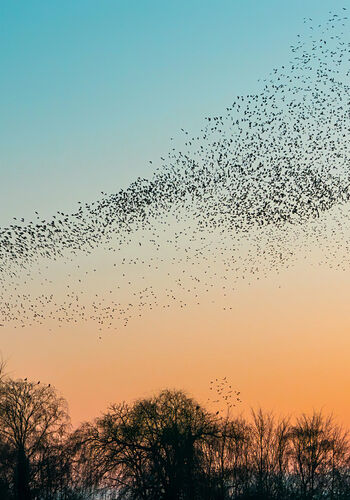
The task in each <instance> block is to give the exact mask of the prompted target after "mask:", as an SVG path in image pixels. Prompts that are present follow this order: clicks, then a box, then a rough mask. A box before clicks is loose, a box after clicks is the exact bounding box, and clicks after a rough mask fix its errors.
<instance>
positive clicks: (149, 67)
mask: <svg viewBox="0 0 350 500" xmlns="http://www.w3.org/2000/svg"><path fill="white" fill-rule="evenodd" d="M343 4H344V2H338V1H335V0H332V1H329V0H327V1H326V0H307V1H306V2H305V0H304V1H301V0H294V1H293V2H281V1H279V0H264V1H261V0H254V1H253V0H244V1H243V0H216V1H209V0H196V1H195V0H186V1H185V0H178V1H174V2H170V1H169V2H164V0H163V1H155V0H147V1H146V0H144V1H142V0H138V1H136V0H134V1H130V0H128V1H127V0H125V1H123V0H114V1H107V0H101V1H99V2H96V1H92V0H76V1H74V2H71V1H66V0H60V1H53V2H44V1H35V0H33V1H30V2H28V1H18V2H1V4H0V64H1V78H0V179H1V182H0V224H1V225H6V224H8V223H10V222H11V219H12V218H13V217H25V218H29V219H30V218H31V217H32V216H33V214H34V212H35V211H36V210H37V211H39V212H40V214H41V215H42V216H45V217H49V216H50V215H51V214H53V213H55V212H56V211H57V210H62V211H67V212H69V211H71V210H74V209H76V208H77V206H78V201H79V200H82V201H92V200H95V199H97V198H98V197H99V194H100V192H101V191H103V192H107V193H113V192H117V191H118V190H119V189H120V188H121V187H126V186H127V185H128V184H129V183H130V182H132V181H133V180H134V179H135V178H136V177H137V176H142V177H147V176H150V175H151V174H152V169H153V168H154V165H157V162H159V158H160V157H161V156H162V154H164V152H167V151H168V150H169V149H170V147H171V146H170V144H171V142H170V138H171V137H174V136H176V137H178V136H180V137H181V128H182V127H184V128H186V130H189V131H196V130H198V129H199V128H200V127H201V126H202V125H203V123H204V118H205V117H206V116H208V115H213V114H218V113H220V111H221V110H223V109H225V107H226V106H227V105H229V104H230V103H231V102H232V101H233V100H234V97H235V96H236V95H238V94H248V93H253V92H254V91H256V89H257V88H258V85H259V84H258V79H259V78H263V77H265V76H266V75H267V74H268V73H269V72H270V71H271V70H272V69H273V68H274V67H277V66H280V65H281V64H283V63H284V62H285V61H286V60H288V59H289V57H290V45H291V44H293V43H294V41H295V39H296V36H297V34H298V33H303V30H305V28H304V25H303V18H304V17H308V18H309V17H311V18H312V19H314V20H315V22H318V21H319V20H320V21H323V20H325V19H326V18H327V15H328V13H329V11H330V10H332V11H335V10H336V9H337V8H341V6H342V5H343ZM149 161H152V162H153V164H152V165H153V166H151V165H150V163H149ZM281 283H282V285H283V286H282V288H281V289H280V288H279V286H280V284H281ZM349 284H350V275H349V274H348V273H341V274H339V272H338V273H337V272H331V271H329V270H312V269H310V270H308V271H307V272H306V271H305V268H304V267H300V268H299V269H298V268H297V269H294V271H290V270H289V271H288V272H286V273H285V274H283V275H282V276H279V277H278V278H276V276H275V277H271V279H270V280H267V281H265V282H263V283H262V284H259V285H256V286H253V287H242V289H241V292H240V293H239V294H236V295H234V296H233V297H232V301H233V303H234V308H233V312H231V313H228V312H225V313H223V311H222V307H221V306H218V305H209V304H205V303H204V304H203V305H202V306H200V307H199V308H189V309H187V310H186V311H183V310H180V309H176V308H174V309H173V310H171V311H170V312H164V311H161V312H157V314H155V313H149V314H146V315H145V316H144V317H143V318H141V319H138V320H135V321H134V322H133V324H132V325H131V326H128V327H127V328H126V329H125V330H124V331H123V332H122V333H121V334H119V335H115V336H113V335H110V336H109V337H108V338H106V339H104V340H103V342H100V343H98V342H96V335H94V332H93V331H92V330H89V328H87V330H84V331H83V330H82V329H75V330H74V329H73V328H69V329H68V328H67V329H66V330H64V331H60V332H55V334H54V335H47V332H43V331H39V330H37V331H36V330H34V329H33V330H29V331H25V332H23V331H18V330H17V331H13V330H11V329H9V330H6V331H3V332H2V333H1V337H0V340H1V342H0V349H1V351H2V353H3V356H4V358H5V359H8V369H9V371H10V373H11V374H13V375H14V376H20V377H25V376H27V377H29V378H34V379H38V380H47V381H50V382H51V383H53V384H54V385H55V386H56V387H57V388H58V389H59V391H61V392H62V393H63V395H64V396H66V397H67V399H68V402H69V405H70V408H71V412H72V417H73V421H74V422H78V421H80V420H82V419H85V418H91V417H93V416H95V415H97V414H98V413H99V412H100V410H103V409H104V408H105V407H106V405H107V404H108V403H111V402H113V401H116V400H117V401H120V400H122V399H127V400H132V399H133V398H137V397H140V396H143V395H149V394H152V393H153V392H154V391H156V390H158V389H160V388H161V387H164V386H177V387H179V386H180V387H183V388H184V389H185V390H188V391H189V392H190V393H192V394H193V395H195V396H197V397H198V398H200V399H201V400H203V401H205V400H206V397H207V392H208V384H209V381H210V379H211V378H212V377H215V376H219V377H220V376H222V377H223V376H228V377H229V378H230V380H231V381H232V383H233V385H234V386H236V387H237V388H238V389H239V390H241V391H242V394H243V399H244V408H246V409H247V408H249V407H250V406H254V405H257V404H261V405H262V406H264V407H270V408H273V409H274V410H275V411H277V412H278V411H281V412H295V411H303V410H305V411H310V410H312V408H326V409H327V410H329V411H334V413H335V414H336V415H338V416H339V418H340V419H341V421H343V422H345V423H346V424H349V425H350V404H349V402H348V401H346V399H345V398H346V396H344V394H345V395H346V391H343V388H344V387H347V385H348V382H349V380H348V378H349V377H348V375H347V374H346V373H347V372H346V366H347V359H348V355H349V347H350V346H349V343H350V341H349V340H348V338H349V337H348V331H349V323H350V322H349V314H348V311H347V304H346V302H347V301H346V297H347V290H348V287H349ZM252 311H253V313H252Z"/></svg>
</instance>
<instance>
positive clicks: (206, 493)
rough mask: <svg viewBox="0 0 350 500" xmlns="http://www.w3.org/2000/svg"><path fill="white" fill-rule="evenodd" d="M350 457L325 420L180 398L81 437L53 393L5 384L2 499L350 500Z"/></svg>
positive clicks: (117, 416)
mask: <svg viewBox="0 0 350 500" xmlns="http://www.w3.org/2000/svg"><path fill="white" fill-rule="evenodd" d="M349 452H350V447H349V442H348V439H347V434H346V432H344V431H343V430H342V429H341V428H340V427H339V426H337V425H336V424H335V423H334V422H333V420H332V419H331V418H327V417H325V416H323V415H322V414H321V413H314V414H313V415H310V416H306V415H302V416H300V417H299V418H297V419H296V420H294V421H293V422H292V421H290V420H289V419H287V418H282V419H277V418H275V417H274V416H273V415H272V414H270V413H265V412H263V411H262V410H258V411H256V412H252V415H251V418H249V419H248V420H245V419H243V418H239V417H237V418H236V417H231V418H229V417H227V416H226V417H221V416H220V414H215V415H214V414H212V413H210V412H208V411H207V410H206V409H205V408H203V407H202V406H201V405H200V404H198V403H197V402H196V401H195V400H193V399H192V398H190V397H188V396H187V395H186V394H184V393H183V392H181V391H176V390H165V391H162V392H161V393H160V394H158V395H156V396H154V397H151V398H146V399H141V400H138V401H136V402H135V403H134V404H127V403H121V404H115V405H113V406H112V407H110V408H109V409H108V410H107V411H106V412H105V413H104V414H102V416H101V417H99V418H97V419H96V420H95V421H93V422H90V423H85V424H83V425H81V426H80V427H79V428H78V429H75V430H72V428H71V426H70V423H69V416H68V411H67V405H66V403H65V401H64V400H63V399H62V398H60V397H59V396H58V395H57V393H56V391H55V389H54V388H53V387H51V386H50V385H44V384H41V383H33V382H29V381H27V380H12V379H10V378H8V377H3V378H2V379H1V381H0V499H1V500H87V499H108V500H112V499H125V500H126V499H128V500H151V499H152V500H187V499H188V500H197V499H198V500H206V499H208V500H226V499H227V500H228V499H241V500H243V499H276V500H282V499H308V500H310V499H349V498H350V460H349V456H350V454H349Z"/></svg>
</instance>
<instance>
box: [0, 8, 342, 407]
mask: <svg viewBox="0 0 350 500" xmlns="http://www.w3.org/2000/svg"><path fill="white" fill-rule="evenodd" d="M343 10H344V11H345V10H346V8H343ZM347 21H348V18H347V16H346V15H345V13H344V12H342V13H341V15H337V14H331V15H330V17H329V19H328V20H327V21H326V22H325V23H324V24H323V25H322V24H321V25H319V26H318V27H315V26H313V25H312V20H310V19H304V23H305V30H306V32H305V33H304V34H303V35H300V36H298V37H297V40H296V42H295V43H294V44H293V45H292V46H291V53H292V59H291V60H290V61H289V62H287V61H286V63H285V64H284V65H283V66H282V67H280V68H274V69H273V70H272V71H271V73H270V74H269V75H267V76H266V78H265V79H263V81H262V82H261V87H262V88H261V90H260V91H259V92H258V93H256V94H247V95H240V96H237V97H236V98H235V100H234V101H233V102H232V103H231V104H230V105H228V106H227V108H226V109H225V110H224V111H222V112H220V113H219V114H218V115H217V116H210V117H206V119H205V124H204V126H203V128H202V129H201V130H200V131H198V133H197V134H194V135H191V134H190V133H189V132H188V131H186V130H185V128H182V129H181V132H183V134H182V137H183V139H184V141H185V142H184V144H183V147H182V148H181V149H177V148H175V147H172V149H171V150H170V152H169V154H168V155H167V156H166V157H165V156H162V157H161V158H160V163H159V166H158V167H157V168H155V169H154V171H153V174H151V175H150V177H149V178H137V179H136V180H135V181H134V182H133V183H131V184H130V186H129V187H128V188H127V189H123V190H119V191H118V192H116V193H114V194H109V195H108V194H106V193H105V192H104V191H103V192H101V197H100V198H99V199H98V200H96V201H95V202H92V203H84V202H82V201H79V202H78V205H79V208H78V210H77V211H76V212H74V213H70V214H67V213H64V212H61V211H58V212H57V213H56V214H55V215H54V216H53V217H52V218H51V219H45V218H44V217H41V216H40V214H39V212H38V211H35V218H34V220H32V221H29V222H26V220H25V219H24V218H23V217H21V218H14V222H13V223H11V224H10V225H8V226H7V227H2V228H0V282H1V291H0V320H1V323H0V326H1V327H3V326H11V327H14V328H26V327H31V326H33V325H35V326H37V325H42V326H43V327H48V328H49V330H52V329H53V328H55V329H57V328H63V327H66V326H67V325H76V324H78V323H82V322H83V323H84V322H89V323H93V324H96V325H97V327H98V332H99V333H98V335H99V339H102V337H101V331H102V330H118V329H119V328H120V327H125V326H127V325H128V323H129V321H130V320H131V319H133V318H140V317H142V316H143V315H144V314H148V313H150V312H152V311H154V310H155V309H159V308H163V309H167V308H170V307H178V308H179V309H184V308H186V307H189V306H190V307H194V306H197V305H200V304H201V302H202V301H203V300H204V297H210V296H211V293H212V292H213V291H214V288H215V287H218V286H219V287H220V288H221V291H222V297H223V298H224V301H225V300H226V301H227V303H226V302H225V305H224V306H223V310H224V311H227V310H228V311H229V310H232V308H233V306H234V304H232V303H231V302H230V301H229V298H230V293H231V292H232V291H233V290H235V289H236V288H239V287H240V286H243V285H242V283H247V284H248V285H249V284H251V283H252V282H253V281H254V280H259V279H261V278H263V277H266V276H268V275H269V274H270V273H272V272H274V273H277V274H278V273H279V270H280V269H283V268H286V267H288V266H291V265H292V264H293V262H295V260H296V259H298V258H302V256H303V255H304V257H305V258H307V256H308V255H309V253H310V248H312V247H315V248H318V249H319V252H320V255H319V256H318V261H317V262H316V263H315V264H316V265H323V264H325V263H326V264H329V263H331V262H332V263H334V265H335V266H336V267H337V268H341V269H343V268H345V267H346V266H348V264H349V259H348V255H349V252H348V250H349V247H350V245H349V234H350V225H349V220H350V219H349V215H350V214H349V212H350V209H349V201H350V169H349V167H350V143H349V141H348V136H349V132H350V107H349V104H350V86H349V82H348V80H349V75H350V43H349V42H348V41H347V40H346V36H345V34H344V33H346V27H347ZM171 140H172V141H174V138H172V139H171ZM181 140H182V139H181ZM172 145H175V142H173V143H172ZM153 163H155V162H154V161H150V164H152V165H153ZM339 249H340V250H341V252H342V255H343V257H342V259H339V255H338V253H337V252H338V251H339ZM225 383H226V382H225ZM222 387H226V386H222ZM221 392H222V391H221ZM232 394H235V396H234V397H235V398H236V400H235V402H234V404H236V403H237V402H238V403H239V402H240V399H239V393H232ZM220 397H221V393H220ZM228 400H230V398H229V399H228ZM230 401H231V400H230ZM230 404H231V403H230ZM232 404H233V403H232Z"/></svg>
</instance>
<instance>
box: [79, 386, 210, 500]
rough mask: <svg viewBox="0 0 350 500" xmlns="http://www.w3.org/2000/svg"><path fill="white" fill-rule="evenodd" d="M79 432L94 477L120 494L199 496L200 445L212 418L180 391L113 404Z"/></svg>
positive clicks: (165, 498)
mask: <svg viewBox="0 0 350 500" xmlns="http://www.w3.org/2000/svg"><path fill="white" fill-rule="evenodd" d="M79 432H80V433H81V434H80V439H81V442H83V443H84V447H85V451H84V457H85V459H84V460H83V462H84V463H86V462H90V463H94V464H95V470H96V473H95V477H100V478H101V479H103V480H104V481H105V483H106V484H107V485H108V486H110V487H115V488H117V489H118V492H119V494H123V495H124V496H125V497H126V498H135V499H144V500H149V499H158V500H175V499H176V500H178V499H181V498H186V499H197V498H198V499H200V498H203V496H202V495H201V491H200V490H201V484H202V472H203V469H202V462H201V461H202V456H203V450H202V445H203V443H204V442H205V440H206V439H208V437H209V436H212V435H213V434H214V433H215V432H216V423H215V421H214V419H213V418H212V417H211V416H210V415H209V414H208V413H207V412H205V411H204V410H203V409H202V408H201V407H200V406H199V405H198V404H197V403H196V402H195V401H194V400H193V399H191V398H189V397H187V396H186V395H185V394H184V393H183V392H181V391H169V390H165V391H162V392H161V393H160V394H159V395H158V396H155V397H153V398H149V399H142V400H139V401H137V402H136V403H135V404H134V405H133V406H130V405H127V404H121V405H113V406H112V407H111V408H110V410H109V411H108V412H107V413H106V414H105V415H103V416H102V417H101V418H99V419H97V420H96V422H95V425H93V426H85V427H84V428H82V429H81V430H80V431H79Z"/></svg>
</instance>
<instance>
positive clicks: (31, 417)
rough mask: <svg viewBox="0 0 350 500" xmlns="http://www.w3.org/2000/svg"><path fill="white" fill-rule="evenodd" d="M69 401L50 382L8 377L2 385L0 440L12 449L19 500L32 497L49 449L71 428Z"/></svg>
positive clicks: (0, 395)
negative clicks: (43, 460)
mask: <svg viewBox="0 0 350 500" xmlns="http://www.w3.org/2000/svg"><path fill="white" fill-rule="evenodd" d="M68 424H69V417H68V413H67V407H66V403H65V401H64V400H63V399H62V398H60V397H58V396H57V394H56V392H55V390H54V389H53V388H52V387H49V386H47V385H42V384H41V385H40V384H38V383H36V384H35V383H33V382H27V381H23V380H11V379H9V378H5V379H3V380H2V381H1V384H0V439H1V442H2V443H3V445H4V446H6V447H7V448H8V449H9V450H11V454H12V456H13V459H14V463H13V485H14V492H15V498H16V500H31V499H32V498H33V494H32V489H33V485H34V484H35V481H36V480H37V476H38V474H39V471H40V466H41V461H42V459H43V456H44V455H45V450H47V449H53V447H55V446H57V445H58V444H59V443H60V441H62V440H63V437H64V435H65V433H66V431H67V429H68Z"/></svg>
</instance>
